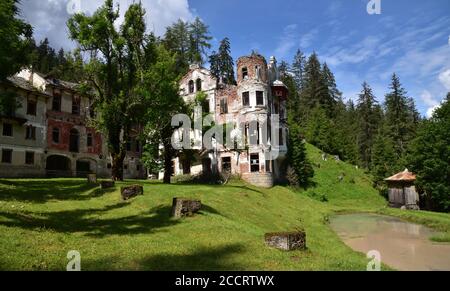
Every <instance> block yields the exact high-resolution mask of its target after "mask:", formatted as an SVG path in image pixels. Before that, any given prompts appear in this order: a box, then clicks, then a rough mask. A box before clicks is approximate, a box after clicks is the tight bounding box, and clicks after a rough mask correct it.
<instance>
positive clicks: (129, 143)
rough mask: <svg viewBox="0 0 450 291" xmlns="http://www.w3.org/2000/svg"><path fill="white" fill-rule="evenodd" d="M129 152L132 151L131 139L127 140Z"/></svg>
mask: <svg viewBox="0 0 450 291" xmlns="http://www.w3.org/2000/svg"><path fill="white" fill-rule="evenodd" d="M126 146H127V152H131V141H127V145H126Z"/></svg>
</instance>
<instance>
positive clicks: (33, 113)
mask: <svg viewBox="0 0 450 291" xmlns="http://www.w3.org/2000/svg"><path fill="white" fill-rule="evenodd" d="M30 105H31V106H30ZM31 109H33V110H31ZM27 115H30V116H36V115H37V100H35V99H33V98H28V99H27Z"/></svg>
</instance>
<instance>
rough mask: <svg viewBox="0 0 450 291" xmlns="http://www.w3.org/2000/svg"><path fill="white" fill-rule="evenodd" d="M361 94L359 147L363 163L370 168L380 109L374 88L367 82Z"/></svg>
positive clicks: (359, 104) (359, 100) (359, 105)
mask: <svg viewBox="0 0 450 291" xmlns="http://www.w3.org/2000/svg"><path fill="white" fill-rule="evenodd" d="M362 86H363V89H362V91H361V93H360V94H359V98H358V104H357V113H358V118H359V122H358V123H359V129H358V139H357V143H358V148H359V156H360V161H361V165H362V166H363V167H365V168H369V167H370V164H371V160H372V147H373V144H374V140H375V136H376V133H377V130H378V124H379V119H380V116H379V114H380V110H379V109H378V108H377V105H378V104H377V101H376V99H375V96H374V95H373V93H372V88H370V86H369V84H367V83H366V82H364V83H363V85H362Z"/></svg>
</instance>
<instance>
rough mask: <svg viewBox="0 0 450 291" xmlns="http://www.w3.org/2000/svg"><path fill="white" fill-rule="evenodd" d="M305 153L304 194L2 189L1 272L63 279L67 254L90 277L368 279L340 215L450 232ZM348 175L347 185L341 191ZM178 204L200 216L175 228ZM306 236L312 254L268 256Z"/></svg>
mask: <svg viewBox="0 0 450 291" xmlns="http://www.w3.org/2000/svg"><path fill="white" fill-rule="evenodd" d="M308 151H309V152H310V156H311V159H312V160H313V161H314V163H316V164H317V163H321V167H320V169H316V178H315V179H316V182H317V187H316V188H314V189H310V190H308V191H307V192H306V193H304V192H303V193H296V192H294V191H291V190H290V189H288V188H285V187H281V186H277V187H274V188H273V189H270V190H263V189H258V188H255V187H251V186H248V185H245V184H242V183H240V182H233V183H231V184H229V185H227V186H206V185H202V186H192V185H163V184H159V183H150V182H139V183H142V184H144V187H145V195H144V196H140V197H138V198H136V199H134V200H132V201H130V202H121V201H120V197H119V196H120V195H119V192H118V189H117V188H116V190H112V191H102V190H99V189H98V188H93V187H91V186H87V185H86V184H85V183H84V180H77V179H63V180H51V181H47V180H3V181H0V245H1V246H2V248H0V269H8V270H10V269H18V270H24V269H25V270H30V269H33V270H36V269H44V270H64V269H65V265H66V263H67V262H68V260H67V259H66V254H67V252H68V251H69V250H79V251H80V252H81V256H82V269H84V270H92V269H95V270H102V269H106V270H111V269H119V270H122V269H127V270H137V269H138V270H364V269H365V267H366V264H367V260H366V259H365V257H364V255H362V254H358V253H356V252H353V251H352V250H351V249H349V248H348V247H347V246H345V245H344V244H343V243H342V242H341V241H340V240H339V238H338V237H337V235H336V234H335V233H334V232H333V231H332V230H331V229H330V228H329V227H328V225H327V223H326V221H327V218H328V217H329V216H330V215H332V214H333V213H336V212H340V211H371V212H384V213H389V214H391V215H397V216H408V217H405V218H407V219H410V220H414V221H417V222H421V223H427V224H428V225H430V226H433V227H436V228H439V229H441V230H444V231H448V230H449V228H450V215H446V214H431V213H411V214H410V212H408V213H405V212H401V211H396V210H390V209H387V208H385V204H386V203H385V201H384V199H383V198H382V197H380V196H378V194H377V193H376V191H375V190H373V189H372V188H371V186H370V180H369V179H368V178H367V177H366V176H365V175H364V174H363V173H362V172H361V171H360V170H357V169H355V168H354V167H352V166H349V165H346V164H345V163H342V162H336V161H332V160H329V161H328V162H323V161H321V159H320V153H319V152H318V150H317V149H315V148H313V147H308ZM341 172H345V173H346V176H345V178H344V181H343V182H341V183H338V178H337V177H338V176H339V175H340V173H341ZM352 178H353V179H354V181H355V183H354V184H353V183H350V180H351V179H352ZM130 183H135V182H132V181H129V182H126V184H130ZM312 192H315V193H320V194H326V195H327V197H328V199H329V202H327V203H322V202H319V201H317V200H315V199H311V198H310V197H309V195H312ZM305 194H307V195H305ZM175 196H178V197H192V198H198V199H201V200H202V202H203V203H204V204H205V208H204V210H203V211H202V213H201V214H200V215H197V216H195V217H192V218H187V219H183V220H178V221H176V220H172V219H170V218H169V217H168V214H169V212H170V206H171V200H172V197H175ZM300 227H302V228H304V229H305V230H306V232H307V243H308V250H307V251H294V252H282V251H278V250H275V249H271V248H267V247H265V245H264V242H263V235H264V233H265V232H273V231H284V230H292V229H296V228H300Z"/></svg>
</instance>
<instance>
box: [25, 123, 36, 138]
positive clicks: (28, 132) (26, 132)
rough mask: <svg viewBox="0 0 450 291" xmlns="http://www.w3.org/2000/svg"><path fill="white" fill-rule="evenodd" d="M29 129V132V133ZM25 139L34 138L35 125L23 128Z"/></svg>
mask: <svg viewBox="0 0 450 291" xmlns="http://www.w3.org/2000/svg"><path fill="white" fill-rule="evenodd" d="M30 130H31V133H30ZM25 139H26V140H36V127H35V126H32V125H28V126H27V127H26V129H25Z"/></svg>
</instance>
